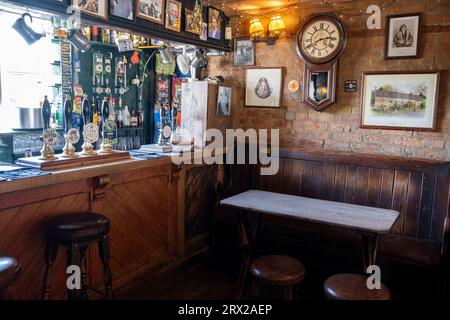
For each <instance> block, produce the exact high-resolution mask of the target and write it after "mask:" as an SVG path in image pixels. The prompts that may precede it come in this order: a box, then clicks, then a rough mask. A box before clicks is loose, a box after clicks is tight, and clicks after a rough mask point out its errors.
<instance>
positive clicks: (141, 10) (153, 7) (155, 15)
mask: <svg viewBox="0 0 450 320" xmlns="http://www.w3.org/2000/svg"><path fill="white" fill-rule="evenodd" d="M164 8H165V0H137V2H136V16H137V17H139V18H142V19H145V20H149V21H152V22H156V23H159V24H163V21H164V12H165V11H164Z"/></svg>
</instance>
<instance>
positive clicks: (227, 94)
mask: <svg viewBox="0 0 450 320" xmlns="http://www.w3.org/2000/svg"><path fill="white" fill-rule="evenodd" d="M216 114H217V115H218V116H229V115H230V114H231V88H229V87H219V94H218V96H217V112H216Z"/></svg>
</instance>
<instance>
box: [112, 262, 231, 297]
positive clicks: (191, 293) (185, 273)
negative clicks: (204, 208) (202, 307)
mask: <svg viewBox="0 0 450 320" xmlns="http://www.w3.org/2000/svg"><path fill="white" fill-rule="evenodd" d="M236 283H237V278H236V275H235V272H230V270H227V269H226V268H221V267H220V266H218V265H217V264H215V263H214V262H212V261H210V260H209V259H206V258H200V259H195V260H194V261H189V262H187V263H185V264H184V265H182V266H180V267H179V268H178V269H176V270H174V271H172V272H169V273H168V274H165V275H163V276H159V277H156V278H154V277H148V278H145V277H144V278H141V279H139V280H137V281H135V282H133V283H130V284H128V285H127V286H126V287H123V288H121V289H119V290H116V291H115V294H114V295H115V298H116V299H124V300H130V299H133V300H134V299H138V300H141V299H150V300H230V299H233V295H234V292H235V285H236Z"/></svg>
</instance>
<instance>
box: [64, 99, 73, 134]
mask: <svg viewBox="0 0 450 320" xmlns="http://www.w3.org/2000/svg"><path fill="white" fill-rule="evenodd" d="M72 113H73V105H72V101H71V100H70V97H69V96H66V101H65V102H64V131H65V132H66V133H67V131H69V129H70V128H72Z"/></svg>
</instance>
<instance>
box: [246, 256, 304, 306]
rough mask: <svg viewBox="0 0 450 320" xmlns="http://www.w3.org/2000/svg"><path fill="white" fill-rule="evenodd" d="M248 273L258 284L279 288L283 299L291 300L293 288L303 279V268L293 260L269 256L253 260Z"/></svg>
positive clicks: (286, 257) (285, 257)
mask: <svg viewBox="0 0 450 320" xmlns="http://www.w3.org/2000/svg"><path fill="white" fill-rule="evenodd" d="M250 273H251V274H252V275H253V277H255V279H256V281H258V282H260V283H263V284H268V285H270V286H275V287H280V288H281V289H282V290H283V296H284V298H285V299H287V300H292V296H293V288H294V286H296V285H299V284H300V283H301V282H302V281H303V279H304V278H305V267H304V266H303V264H302V263H301V262H299V261H297V260H296V259H294V258H291V257H288V256H281V255H271V256H263V257H260V258H257V259H255V260H254V261H253V262H252V264H251V265H250Z"/></svg>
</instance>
